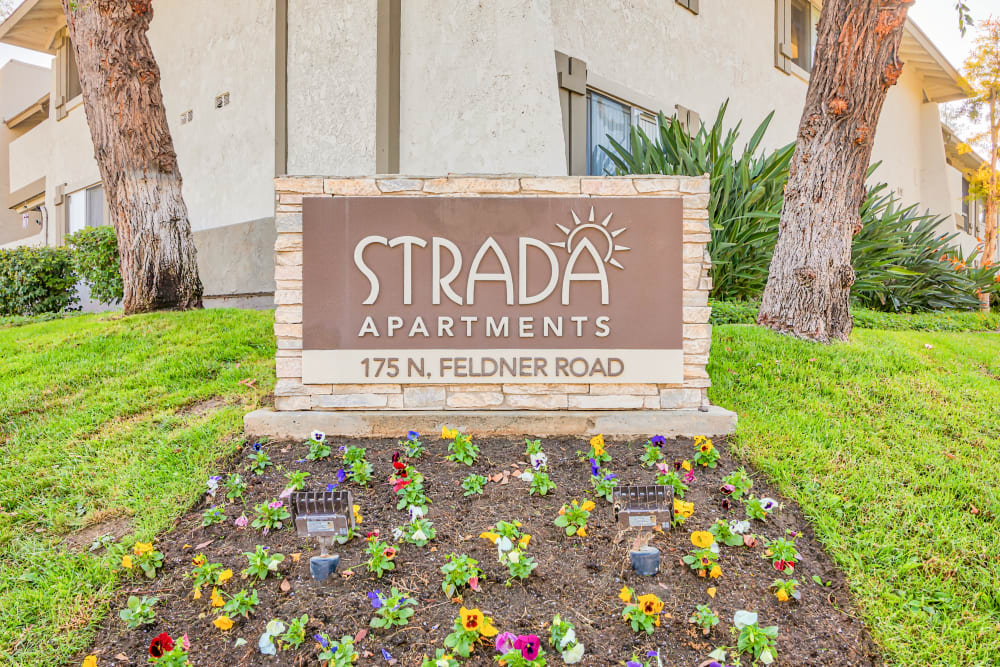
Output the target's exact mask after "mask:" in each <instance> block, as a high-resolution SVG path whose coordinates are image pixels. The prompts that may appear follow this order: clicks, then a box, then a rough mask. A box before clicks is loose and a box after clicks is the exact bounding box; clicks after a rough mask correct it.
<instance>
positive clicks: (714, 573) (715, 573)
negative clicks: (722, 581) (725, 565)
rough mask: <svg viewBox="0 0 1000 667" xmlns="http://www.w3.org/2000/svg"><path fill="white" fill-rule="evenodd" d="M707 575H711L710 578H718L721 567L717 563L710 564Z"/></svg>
mask: <svg viewBox="0 0 1000 667" xmlns="http://www.w3.org/2000/svg"><path fill="white" fill-rule="evenodd" d="M708 576H709V577H711V578H712V579H718V578H719V577H721V576H722V568H721V567H719V566H718V565H714V566H712V569H711V571H709V573H708Z"/></svg>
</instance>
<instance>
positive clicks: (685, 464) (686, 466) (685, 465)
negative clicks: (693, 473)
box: [681, 461, 691, 470]
mask: <svg viewBox="0 0 1000 667" xmlns="http://www.w3.org/2000/svg"><path fill="white" fill-rule="evenodd" d="M681 467H682V468H684V469H685V470H690V469H691V462H690V461H681Z"/></svg>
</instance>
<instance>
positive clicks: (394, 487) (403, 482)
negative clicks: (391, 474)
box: [392, 479, 410, 493]
mask: <svg viewBox="0 0 1000 667" xmlns="http://www.w3.org/2000/svg"><path fill="white" fill-rule="evenodd" d="M409 483H410V480H408V479H397V480H396V481H395V482H393V483H392V490H393V491H394V492H395V493H399V492H400V490H402V488H403V487H404V486H406V485H407V484H409Z"/></svg>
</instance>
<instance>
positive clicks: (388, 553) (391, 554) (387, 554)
mask: <svg viewBox="0 0 1000 667" xmlns="http://www.w3.org/2000/svg"><path fill="white" fill-rule="evenodd" d="M382 556H383V557H384V558H385V559H386V560H392V559H393V558H395V557H396V547H386V548H385V549H383V550H382Z"/></svg>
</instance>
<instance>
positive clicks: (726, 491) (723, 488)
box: [719, 484, 736, 496]
mask: <svg viewBox="0 0 1000 667" xmlns="http://www.w3.org/2000/svg"><path fill="white" fill-rule="evenodd" d="M719 491H722V492H723V493H724V494H726V495H727V496H728V495H730V494H731V493H733V492H734V491H736V487H735V486H733V485H732V484H723V485H722V486H721V487H719Z"/></svg>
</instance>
